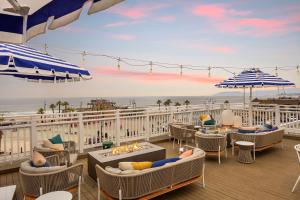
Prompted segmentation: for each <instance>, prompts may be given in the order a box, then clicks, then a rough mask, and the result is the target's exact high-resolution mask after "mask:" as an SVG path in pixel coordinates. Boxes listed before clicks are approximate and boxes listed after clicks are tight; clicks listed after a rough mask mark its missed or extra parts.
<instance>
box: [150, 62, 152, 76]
mask: <svg viewBox="0 0 300 200" xmlns="http://www.w3.org/2000/svg"><path fill="white" fill-rule="evenodd" d="M152 65H153V63H152V61H150V74H152V70H153V69H152Z"/></svg>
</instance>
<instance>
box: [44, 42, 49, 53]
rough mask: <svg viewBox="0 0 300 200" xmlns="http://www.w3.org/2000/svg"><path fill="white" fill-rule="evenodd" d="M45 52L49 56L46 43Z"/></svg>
mask: <svg viewBox="0 0 300 200" xmlns="http://www.w3.org/2000/svg"><path fill="white" fill-rule="evenodd" d="M44 51H45V54H47V55H48V45H47V44H46V43H45V44H44Z"/></svg>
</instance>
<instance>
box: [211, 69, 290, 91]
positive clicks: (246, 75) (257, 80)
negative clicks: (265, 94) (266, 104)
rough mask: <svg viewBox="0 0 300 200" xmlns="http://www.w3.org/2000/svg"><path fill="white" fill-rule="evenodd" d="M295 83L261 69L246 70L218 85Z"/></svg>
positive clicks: (228, 86) (255, 85)
mask: <svg viewBox="0 0 300 200" xmlns="http://www.w3.org/2000/svg"><path fill="white" fill-rule="evenodd" d="M294 85H295V84H294V83H292V82H290V81H288V80H284V79H282V78H279V77H277V76H274V75H270V74H268V73H264V72H262V71H261V70H259V69H250V70H245V71H243V72H242V73H240V74H239V75H237V76H236V77H232V78H229V79H227V80H224V81H223V82H221V83H219V84H217V85H216V87H220V88H240V87H272V86H294Z"/></svg>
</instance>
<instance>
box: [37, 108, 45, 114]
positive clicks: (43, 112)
mask: <svg viewBox="0 0 300 200" xmlns="http://www.w3.org/2000/svg"><path fill="white" fill-rule="evenodd" d="M37 114H45V110H44V108H39V109H38V111H37Z"/></svg>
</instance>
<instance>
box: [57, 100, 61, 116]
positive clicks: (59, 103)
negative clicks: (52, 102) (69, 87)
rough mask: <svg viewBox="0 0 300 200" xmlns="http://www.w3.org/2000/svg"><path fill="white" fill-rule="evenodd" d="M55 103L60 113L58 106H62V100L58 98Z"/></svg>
mask: <svg viewBox="0 0 300 200" xmlns="http://www.w3.org/2000/svg"><path fill="white" fill-rule="evenodd" d="M56 105H57V106H58V112H59V113H60V106H62V101H61V100H59V101H58V102H56Z"/></svg>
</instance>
